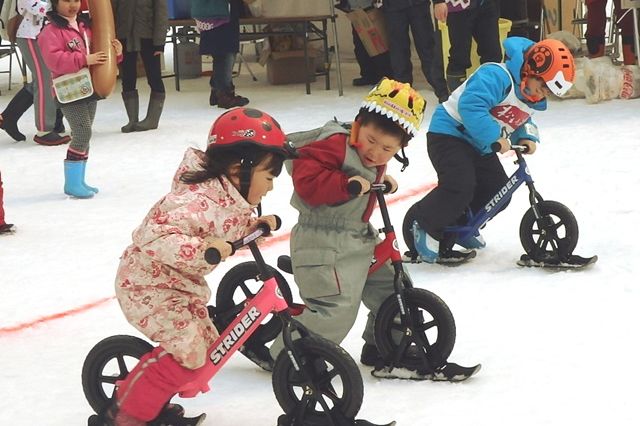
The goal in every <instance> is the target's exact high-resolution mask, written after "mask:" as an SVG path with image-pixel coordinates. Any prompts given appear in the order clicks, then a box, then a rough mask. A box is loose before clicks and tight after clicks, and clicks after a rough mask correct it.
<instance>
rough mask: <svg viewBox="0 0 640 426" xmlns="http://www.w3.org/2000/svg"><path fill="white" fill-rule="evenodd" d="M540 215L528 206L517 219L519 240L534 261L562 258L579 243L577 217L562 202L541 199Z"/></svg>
mask: <svg viewBox="0 0 640 426" xmlns="http://www.w3.org/2000/svg"><path fill="white" fill-rule="evenodd" d="M538 209H539V211H540V214H541V216H542V217H541V218H540V219H538V220H536V217H535V214H534V212H533V209H532V208H530V209H529V210H527V212H526V213H525V214H524V216H523V217H522V221H521V222H520V242H521V243H522V247H523V248H524V251H525V252H526V253H527V255H529V257H531V258H532V259H533V260H535V261H537V262H544V261H548V260H560V261H561V260H563V259H565V258H566V257H567V256H569V255H571V253H573V250H574V249H575V248H576V245H577V244H578V221H577V220H576V218H575V216H574V215H573V213H572V212H571V210H569V208H568V207H567V206H565V205H564V204H561V203H558V202H557V201H549V200H544V201H540V202H539V203H538Z"/></svg>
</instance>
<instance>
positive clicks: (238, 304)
mask: <svg viewBox="0 0 640 426" xmlns="http://www.w3.org/2000/svg"><path fill="white" fill-rule="evenodd" d="M267 267H268V268H269V270H270V272H271V273H273V274H274V276H275V278H276V281H277V282H278V288H279V289H280V292H281V293H282V296H283V297H284V299H285V300H286V301H287V303H289V304H291V303H292V302H293V297H292V295H291V289H290V287H289V284H288V283H287V280H285V278H284V277H283V276H282V274H280V272H278V271H277V270H276V269H274V268H272V267H271V266H267ZM258 275H259V273H258V266H257V265H256V262H244V263H240V264H238V265H236V266H234V267H233V268H231V269H230V270H229V272H227V273H226V274H225V275H224V277H222V279H221V280H220V284H219V285H218V291H217V292H216V311H217V312H220V313H221V315H220V316H219V317H218V318H217V320H218V324H216V326H219V327H220V329H221V330H223V329H224V328H226V327H227V326H228V325H229V324H231V322H232V321H233V320H234V319H235V317H236V315H237V314H239V313H240V312H241V311H242V309H243V308H244V306H245V304H246V303H247V302H248V301H249V300H251V299H252V298H253V297H254V296H255V295H256V293H258V291H259V290H260V289H261V288H262V281H261V280H260V279H259V277H258ZM281 330H282V323H281V321H280V320H279V319H278V318H276V317H275V316H273V315H267V317H266V318H265V319H264V321H263V322H262V324H260V325H259V326H258V328H257V329H256V331H255V333H254V334H253V335H251V337H250V340H251V342H256V343H258V344H264V343H267V342H270V341H272V340H273V339H275V338H276V336H277V335H278V334H280V331H281Z"/></svg>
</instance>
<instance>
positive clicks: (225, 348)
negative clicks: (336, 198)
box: [82, 220, 371, 426]
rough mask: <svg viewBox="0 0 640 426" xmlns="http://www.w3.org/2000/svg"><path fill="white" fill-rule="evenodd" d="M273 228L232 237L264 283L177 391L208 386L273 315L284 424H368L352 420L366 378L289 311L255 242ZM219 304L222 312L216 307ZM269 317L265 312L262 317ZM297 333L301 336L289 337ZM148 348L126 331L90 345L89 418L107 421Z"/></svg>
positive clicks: (86, 375)
mask: <svg viewBox="0 0 640 426" xmlns="http://www.w3.org/2000/svg"><path fill="white" fill-rule="evenodd" d="M278 222H279V220H278ZM270 232H271V230H270V229H269V226H268V225H266V224H261V225H260V226H259V227H258V229H257V230H256V231H254V232H252V233H250V234H249V235H247V236H245V237H243V238H241V239H239V240H238V241H234V242H232V243H231V244H232V247H233V249H234V252H235V250H237V249H239V248H241V247H243V246H248V247H249V249H250V250H251V253H252V254H253V256H254V259H255V264H254V265H255V268H256V272H257V279H259V280H260V281H261V282H262V286H261V288H260V289H259V291H257V292H256V293H255V294H254V295H253V296H252V297H251V298H250V299H247V300H246V303H244V304H243V307H242V309H241V310H240V311H239V312H237V311H236V312H237V314H236V315H235V318H234V319H233V320H232V321H231V322H230V323H229V325H228V326H227V327H226V328H224V330H222V331H221V333H220V337H219V338H218V339H217V340H216V342H215V343H214V344H213V345H212V346H211V348H210V349H209V359H210V363H209V364H208V365H207V368H206V370H205V372H204V373H203V374H202V376H201V377H200V378H199V379H198V380H197V381H194V382H192V383H189V384H188V385H186V386H184V387H183V388H182V389H180V391H179V392H178V394H179V395H180V396H181V397H194V396H196V395H197V394H198V393H199V392H207V391H208V390H209V384H208V383H209V381H210V380H211V379H212V378H213V376H215V375H216V373H217V372H218V371H219V370H220V369H221V368H222V367H223V366H224V364H225V363H226V362H227V361H228V360H229V358H230V357H231V356H232V355H233V354H234V353H235V352H236V351H237V350H238V349H240V348H241V347H242V346H243V345H244V344H245V343H246V342H247V340H248V339H249V337H250V336H252V335H254V334H255V333H256V332H257V331H258V330H261V331H260V333H262V334H264V333H267V332H268V333H270V334H273V332H272V331H270V330H271V329H272V328H275V325H274V323H272V321H278V322H279V323H280V325H279V327H278V328H279V329H281V330H282V334H283V339H284V345H285V349H284V350H283V351H282V352H281V353H280V355H279V356H278V357H277V359H276V361H275V364H274V366H273V377H272V384H273V391H274V393H275V396H276V399H277V401H278V403H279V404H280V406H281V407H282V409H283V410H284V412H285V413H286V421H287V422H286V423H283V424H286V425H287V426H294V425H296V426H321V425H332V426H347V425H349V426H350V425H371V423H369V422H367V421H365V420H354V419H355V416H356V414H357V413H358V411H359V410H360V406H361V404H362V400H363V383H362V377H361V376H360V371H359V369H358V367H357V365H356V364H355V362H354V361H353V359H352V358H351V357H350V356H349V354H347V352H346V351H345V350H344V349H342V348H341V347H340V346H338V345H337V344H335V343H333V342H331V341H329V340H327V339H324V338H322V337H320V336H318V335H315V334H313V333H311V332H309V331H308V330H307V329H306V328H305V327H304V326H302V324H300V323H299V322H298V321H296V320H295V319H294V318H293V317H292V315H291V313H290V310H289V309H290V307H289V304H288V303H287V300H286V299H285V298H284V297H283V295H282V293H281V291H280V289H279V283H278V282H277V281H276V279H275V277H274V274H273V270H272V268H270V267H268V266H267V265H266V264H265V262H264V259H263V258H262V255H261V253H260V251H259V249H258V246H257V243H256V240H257V239H258V238H260V237H262V236H264V235H267V234H269V233H270ZM205 259H206V260H207V262H209V263H211V264H216V263H218V262H219V261H220V253H219V252H218V251H217V250H216V249H213V248H210V249H208V250H207V251H206V252H205ZM287 290H288V289H287ZM289 294H290V292H289ZM217 311H218V313H220V312H221V311H220V309H217ZM267 317H270V319H269V320H268V321H266V322H265V319H267ZM294 333H295V335H296V336H298V335H299V336H300V338H296V339H295V340H294V338H293V337H292V335H294ZM260 339H264V336H260ZM152 349H153V347H152V345H151V344H150V343H148V342H147V341H145V340H142V339H140V338H137V337H133V336H125V335H118V336H112V337H108V338H106V339H104V340H102V341H101V342H99V343H98V344H97V345H95V346H94V347H93V349H92V350H91V351H90V352H89V354H88V355H87V357H86V359H85V362H84V365H83V368H82V386H83V390H84V394H85V397H86V398H87V401H88V402H89V405H91V407H92V408H93V409H94V411H95V412H96V413H98V415H93V416H91V417H90V418H89V425H102V424H104V421H103V420H101V413H104V412H105V411H106V408H108V406H109V405H110V404H111V399H112V397H113V394H114V390H115V387H116V386H117V384H118V381H121V380H123V379H124V378H125V377H126V375H127V374H128V373H129V371H130V370H131V369H133V367H134V366H135V364H136V363H137V360H139V359H140V357H141V356H142V355H144V354H145V353H147V352H149V351H150V350H152ZM165 410H166V409H165ZM163 411H164V410H163ZM161 415H162V413H161ZM159 417H160V416H159ZM281 417H283V416H281ZM203 419H204V414H203V415H200V416H198V417H193V418H187V417H179V418H178V419H177V420H176V421H175V422H169V423H167V422H166V420H161V419H159V418H158V419H156V420H154V421H152V422H150V423H149V425H157V426H159V425H174V426H185V425H189V426H190V425H198V424H200V423H201V422H202V420H203Z"/></svg>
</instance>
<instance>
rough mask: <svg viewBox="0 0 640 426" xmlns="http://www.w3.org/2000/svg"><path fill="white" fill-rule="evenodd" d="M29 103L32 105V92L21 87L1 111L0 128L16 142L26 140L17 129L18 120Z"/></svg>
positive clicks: (29, 105) (28, 106)
mask: <svg viewBox="0 0 640 426" xmlns="http://www.w3.org/2000/svg"><path fill="white" fill-rule="evenodd" d="M31 105H33V93H31V92H29V91H28V90H27V89H26V88H24V87H23V88H22V89H20V91H19V92H18V93H16V95H15V96H14V97H13V98H12V99H11V101H10V102H9V104H8V105H7V107H6V108H5V109H4V111H2V114H0V115H2V120H1V121H0V129H3V130H4V131H5V132H7V134H8V135H9V136H11V137H12V138H13V139H15V140H16V141H17V142H20V141H25V140H27V137H26V136H25V135H24V134H22V132H20V130H18V120H20V117H22V114H24V113H25V111H26V110H28V109H29V108H30V107H31Z"/></svg>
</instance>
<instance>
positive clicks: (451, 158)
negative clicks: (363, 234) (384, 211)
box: [402, 132, 510, 251]
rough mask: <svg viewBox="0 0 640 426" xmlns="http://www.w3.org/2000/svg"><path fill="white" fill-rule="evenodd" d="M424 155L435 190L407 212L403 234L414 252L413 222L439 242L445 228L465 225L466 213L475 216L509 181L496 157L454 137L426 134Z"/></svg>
mask: <svg viewBox="0 0 640 426" xmlns="http://www.w3.org/2000/svg"><path fill="white" fill-rule="evenodd" d="M427 152H428V153H429V158H430V159H431V163H432V164H433V167H434V169H435V170H436V173H437V174H438V186H437V187H436V188H434V189H433V190H432V191H431V192H429V193H428V194H427V195H426V196H425V197H424V198H423V199H422V200H420V201H418V202H417V203H416V204H414V205H413V206H411V207H410V208H409V210H408V211H407V214H406V216H405V220H404V225H403V230H402V233H403V236H404V240H405V243H406V244H407V246H408V247H409V250H410V251H415V248H414V245H413V235H412V233H411V224H412V223H413V221H414V220H416V221H417V222H418V225H420V228H422V229H423V230H425V231H426V232H427V233H428V234H429V235H431V236H432V237H433V238H435V239H436V240H438V241H441V242H442V240H443V237H444V233H443V230H444V228H445V227H446V226H451V225H456V224H464V223H466V221H465V217H466V216H465V215H466V209H467V208H470V209H471V211H472V212H474V213H475V212H477V211H479V210H480V209H482V208H483V206H484V205H485V204H486V203H487V202H488V201H489V199H491V198H492V197H493V196H494V195H495V194H496V192H498V190H499V189H500V188H502V187H503V186H504V185H505V184H506V182H507V179H508V177H507V174H506V173H505V171H504V168H503V167H502V164H500V160H499V159H498V156H497V155H496V154H489V155H482V154H480V153H479V152H478V151H477V150H476V149H475V148H474V147H472V146H471V145H470V144H469V142H467V141H465V140H463V139H460V138H456V137H455V136H450V135H444V134H440V133H431V132H429V133H427ZM509 201H510V200H507V204H505V205H504V207H503V209H504V208H505V207H506V206H507V205H508V204H509ZM453 243H454V241H449V242H447V245H448V246H453ZM446 248H450V247H446ZM441 249H442V245H441Z"/></svg>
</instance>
